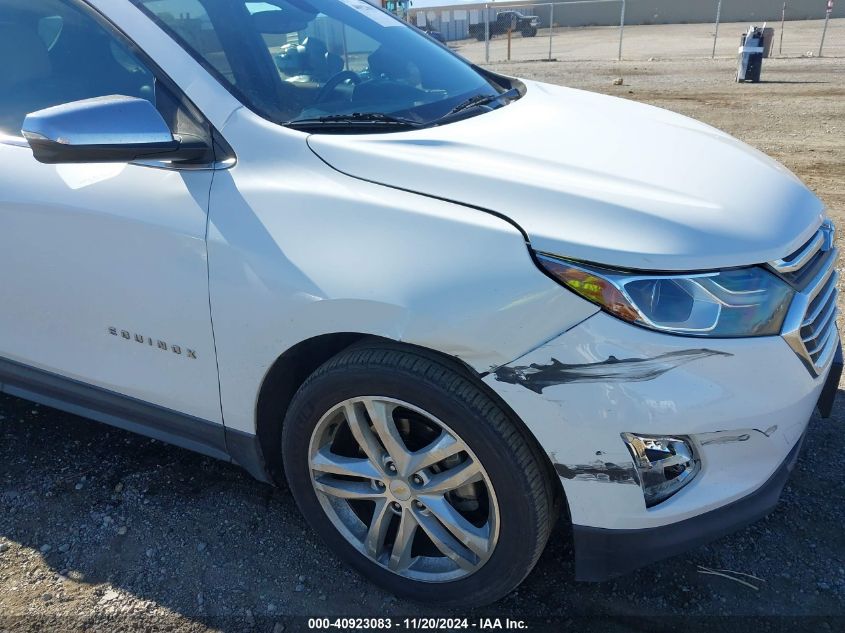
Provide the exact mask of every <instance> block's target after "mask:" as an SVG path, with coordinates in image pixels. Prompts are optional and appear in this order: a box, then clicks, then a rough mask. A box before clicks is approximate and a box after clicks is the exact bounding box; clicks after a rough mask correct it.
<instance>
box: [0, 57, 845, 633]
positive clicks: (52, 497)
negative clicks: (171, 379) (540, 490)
mask: <svg viewBox="0 0 845 633" xmlns="http://www.w3.org/2000/svg"><path fill="white" fill-rule="evenodd" d="M495 68H496V69H497V70H500V71H503V72H506V73H508V74H514V75H520V76H525V77H532V78H537V79H541V80H544V81H549V82H555V83H563V84H567V85H571V86H576V87H582V88H587V89H590V90H597V91H601V92H606V93H608V94H614V95H618V96H621V97H624V98H628V99H637V100H641V101H646V102H649V103H653V104H655V105H659V106H661V107H666V108H670V109H672V110H676V111H679V112H682V113H684V114H688V115H691V116H694V117H697V118H699V119H703V120H704V121H706V122H708V123H711V124H713V125H715V126H717V127H720V128H722V129H725V130H727V131H728V132H730V133H732V134H734V135H736V136H738V137H740V138H741V139H744V140H745V141H748V142H750V143H752V144H753V145H756V146H757V147H759V148H761V149H762V150H764V151H766V152H767V153H769V154H771V155H772V156H774V157H775V158H777V159H779V160H781V161H783V162H784V163H786V164H787V165H788V166H789V167H790V168H792V169H793V170H794V171H796V172H797V173H798V174H799V175H800V176H801V177H803V178H804V180H805V181H806V182H807V183H808V184H809V185H810V186H811V187H812V188H813V189H814V190H815V191H816V192H817V193H818V194H819V195H820V196H821V197H822V198H823V199H824V200H825V202H826V203H827V204H828V205H829V206H830V210H831V214H832V215H833V217H834V218H835V219H836V220H837V221H838V223H839V225H840V226H845V217H843V216H845V59H823V60H818V59H788V60H768V61H767V62H766V64H765V66H764V74H763V77H764V79H765V80H766V82H765V83H762V84H759V85H737V84H734V83H733V82H732V74H733V62H732V61H728V60H722V61H718V60H717V61H716V62H711V61H710V60H699V61H690V60H686V61H683V62H668V61H654V62H625V63H622V64H616V63H604V64H601V63H595V62H592V63H532V64H507V65H499V66H496V67H495ZM618 77H623V78H624V83H623V84H622V85H619V86H616V85H613V80H614V79H616V78H618ZM842 396H843V393H842V392H841V391H840V400H839V408H838V409H837V411H836V414H835V417H834V419H832V420H828V421H822V420H820V419H817V418H814V419H813V420H812V422H811V427H810V433H809V435H808V439H807V444H806V446H805V449H804V452H803V455H802V457H801V460H800V461H799V463H798V466H797V469H796V471H795V472H794V474H793V477H792V479H791V482H790V484H789V485H788V487H787V488H786V491H785V493H784V496H783V499H782V502H781V504H780V506H779V507H778V509H777V510H776V511H775V512H774V513H773V514H772V515H771V516H770V517H768V518H767V519H765V520H763V521H761V522H759V523H757V524H755V525H753V526H752V527H750V528H748V529H746V530H744V531H742V532H740V533H738V534H735V535H733V536H731V537H727V538H724V539H722V540H720V541H718V542H716V543H714V544H712V545H710V546H707V547H704V548H701V549H699V550H697V551H695V552H692V553H690V554H689V555H686V556H683V557H680V558H676V559H674V560H671V561H667V562H663V563H660V564H656V565H653V566H651V567H648V568H646V569H643V570H641V571H639V572H636V573H634V574H632V575H629V576H627V577H624V578H620V579H618V580H616V581H613V582H607V583H603V584H576V583H574V582H573V581H572V580H571V573H572V563H571V562H570V547H569V545H568V542H567V534H566V531H565V529H564V528H561V529H560V530H559V531H558V532H557V533H556V534H554V535H553V538H552V541H551V543H550V545H549V547H548V549H547V551H546V552H545V554H544V556H543V557H542V559H541V560H540V563H539V564H538V566H537V568H536V569H535V571H534V572H533V573H532V574H531V576H530V577H529V578H528V579H527V580H526V582H525V583H524V584H523V586H522V587H521V588H520V589H519V590H518V591H517V592H514V593H513V594H512V595H510V596H508V597H506V598H505V599H504V600H502V601H501V602H500V603H499V604H497V605H494V606H493V607H489V608H487V609H483V610H481V611H479V612H477V613H475V614H456V613H453V614H451V615H473V616H475V617H480V616H497V617H504V616H511V617H531V618H533V620H532V622H533V623H535V625H536V626H535V629H539V628H544V627H546V626H549V627H552V626H557V625H560V624H561V623H563V625H566V624H567V623H568V624H570V625H572V626H575V627H576V628H578V629H579V630H587V629H593V630H602V631H611V630H658V629H659V628H660V627H659V626H658V624H662V625H663V626H671V627H675V628H677V627H683V628H685V629H687V630H700V628H701V627H702V626H706V628H708V629H709V630H735V629H737V628H740V626H743V627H744V626H749V625H748V624H747V623H745V622H744V621H741V620H737V619H735V618H725V617H711V618H704V619H702V618H700V617H699V616H701V615H710V616H759V615H766V614H769V615H776V616H784V617H787V618H795V619H775V620H768V621H767V622H766V623H765V624H766V627H768V630H811V629H814V630H822V631H824V630H843V627H845V534H843V525H845V503H843V490H845V452H843V444H845V440H844V439H843V433H845V399H843V397H842ZM0 464H2V466H0V631H2V630H5V629H15V630H39V629H47V628H49V629H53V630H59V629H62V630H64V629H78V630H110V629H115V628H121V629H133V630H138V631H141V630H144V631H148V630H177V629H178V630H189V631H204V630H208V629H220V630H232V631H240V630H250V629H252V628H255V629H256V630H265V631H276V632H278V631H281V630H283V628H282V627H283V626H284V627H286V630H294V629H298V628H301V627H302V626H303V625H304V621H302V620H290V619H288V618H289V617H290V616H303V615H324V614H332V615H362V616H384V615H393V616H404V615H411V616H423V615H449V614H445V613H443V612H442V611H440V610H437V609H431V608H426V607H421V606H418V605H414V604H410V603H404V602H401V601H397V600H395V599H393V598H392V597H391V596H389V595H388V594H386V593H384V592H382V591H380V590H379V589H376V588H374V587H373V586H371V585H369V584H368V583H367V582H366V581H363V580H362V579H361V578H359V577H357V576H356V575H355V574H353V573H351V572H349V571H346V570H345V569H344V568H343V567H341V566H340V565H339V563H338V562H337V561H336V560H335V559H334V558H333V557H332V556H331V554H329V553H328V552H327V551H326V549H325V548H324V547H323V546H322V545H321V544H320V543H318V542H317V541H316V539H315V538H314V536H313V535H312V534H311V533H310V532H309V530H308V529H307V527H306V525H305V523H304V521H303V520H302V519H301V518H300V516H299V514H298V512H297V510H296V507H295V505H294V503H293V500H292V498H291V496H290V495H289V494H288V493H287V492H286V491H284V490H274V489H272V488H270V487H269V486H265V485H263V484H259V483H256V482H254V481H253V480H251V479H250V478H249V477H248V476H247V475H246V474H245V473H244V472H242V471H240V470H238V469H237V468H234V467H232V466H229V465H227V464H224V463H219V462H215V461H213V460H210V459H207V458H204V457H201V456H197V455H194V454H191V453H188V452H186V451H183V450H180V449H177V448H173V447H169V446H166V445H164V444H161V443H158V442H154V441H150V440H147V439H144V438H140V437H136V436H133V435H130V434H128V433H124V432H121V431H117V430H113V429H109V428H107V427H103V426H99V425H97V424H95V423H92V422H88V421H85V420H82V419H80V418H77V417H74V416H72V415H67V414H63V413H59V412H56V411H53V410H50V409H47V408H44V407H39V406H35V405H32V404H30V403H27V402H24V401H22V400H17V399H14V398H10V397H2V398H0ZM699 565H702V566H706V567H709V568H714V569H729V570H735V571H738V572H743V573H747V574H752V575H754V576H756V577H758V578H759V579H760V580H755V579H752V578H747V580H748V581H749V583H750V584H751V585H753V587H749V586H745V585H741V584H739V583H737V582H734V581H732V580H729V579H726V578H723V577H720V576H714V575H704V574H702V573H700V571H699ZM655 613H658V614H660V615H661V621H660V622H657V621H654V620H653V621H651V622H650V623H644V621H642V620H640V619H638V618H641V617H645V616H649V615H654V614H655ZM811 616H815V618H816V619H813V618H812V617H811ZM755 626H757V627H759V623H755ZM766 627H764V630H765V629H766Z"/></svg>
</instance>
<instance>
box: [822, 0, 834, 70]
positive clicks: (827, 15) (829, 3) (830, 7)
mask: <svg viewBox="0 0 845 633" xmlns="http://www.w3.org/2000/svg"><path fill="white" fill-rule="evenodd" d="M831 11H833V1H832V0H828V1H827V12H826V13H825V14H824V28H823V29H822V41H821V42H819V57H821V56H822V49H823V48H824V36H825V35H827V23H828V22H830V12H831Z"/></svg>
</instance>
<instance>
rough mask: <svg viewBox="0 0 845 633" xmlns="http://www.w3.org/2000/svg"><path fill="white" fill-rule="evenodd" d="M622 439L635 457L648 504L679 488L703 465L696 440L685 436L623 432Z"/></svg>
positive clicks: (661, 499) (691, 478) (649, 505)
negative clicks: (699, 457)
mask: <svg viewBox="0 0 845 633" xmlns="http://www.w3.org/2000/svg"><path fill="white" fill-rule="evenodd" d="M622 439H623V440H624V441H625V444H626V446H627V447H628V450H629V451H630V452H631V456H632V457H633V458H634V467H635V468H636V469H637V474H638V475H639V479H640V485H641V486H642V489H643V496H644V497H645V505H646V507H647V508H650V507H652V506H655V505H657V504H658V503H660V502H661V501H665V500H666V499H668V498H669V497H671V496H672V495H673V494H675V493H676V492H678V491H679V490H680V489H681V488H683V487H684V486H686V485H687V484H688V483H689V482H691V481H692V480H693V478H694V477H695V476H696V475H697V474H698V471H699V470H700V469H701V463H700V461H699V459H698V456H697V455H696V453H695V450H694V449H693V447H692V444H691V443H690V442H689V441H688V440H686V439H684V438H681V437H670V436H654V435H637V434H635V433H622Z"/></svg>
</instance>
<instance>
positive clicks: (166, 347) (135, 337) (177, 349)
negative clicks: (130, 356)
mask: <svg viewBox="0 0 845 633" xmlns="http://www.w3.org/2000/svg"><path fill="white" fill-rule="evenodd" d="M109 334H111V335H112V336H118V337H120V338H123V339H126V340H127V341H135V342H136V343H140V344H142V345H149V346H150V347H153V348H155V349H160V350H161V351H163V352H173V353H174V354H178V355H180V356H186V357H187V358H196V357H197V353H196V351H194V350H192V349H191V348H189V347H182V346H181V345H173V344H172V343H168V342H167V341H162V340H161V339H154V338H151V337H149V336H145V335H143V334H136V333H135V332H130V331H129V330H119V329H117V328H116V327H110V328H109Z"/></svg>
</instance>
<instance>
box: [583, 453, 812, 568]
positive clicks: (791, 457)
mask: <svg viewBox="0 0 845 633" xmlns="http://www.w3.org/2000/svg"><path fill="white" fill-rule="evenodd" d="M802 443H803V437H802V438H801V439H800V440H799V441H798V442H797V443H796V444H795V446H794V447H793V449H792V450H791V451H790V452H789V454H788V455H787V456H786V459H785V460H783V463H782V464H781V465H780V466H779V467H778V469H777V470H776V471H775V472H774V473H773V474H772V476H771V477H769V479H768V481H766V483H764V484H763V485H762V486H761V487H760V488H758V489H757V490H756V491H754V492H752V493H751V494H750V495H748V496H746V497H743V498H742V499H738V500H736V501H734V502H732V503H729V504H727V505H724V506H722V507H721V508H718V509H716V510H711V511H710V512H705V513H704V514H700V515H698V516H695V517H692V518H689V519H685V520H683V521H678V522H677V523H670V524H669V525H663V526H660V527H655V528H649V529H645V530H606V529H603V528H594V527H588V526H584V525H575V526H573V531H572V534H573V541H574V545H575V578H576V579H577V580H586V581H593V582H598V581H602V580H608V579H610V578H614V577H616V576H621V575H622V574H626V573H628V572H630V571H633V570H635V569H637V568H639V567H642V566H644V565H648V564H649V563H653V562H656V561H658V560H662V559H664V558H668V557H670V556H675V555H676V554H680V553H682V552H685V551H687V550H689V549H692V548H694V547H699V546H701V545H704V544H705V543H709V542H710V541H713V540H715V539H717V538H720V537H722V536H725V535H727V534H730V533H731V532H735V531H736V530H739V529H740V528H743V527H745V526H746V525H749V524H751V523H753V522H754V521H756V520H758V519H761V518H763V517H764V516H766V515H767V514H769V512H771V511H772V510H774V508H775V506H776V505H777V503H778V499H779V498H780V493H781V490H783V487H784V485H785V484H786V480H787V479H788V478H789V473H791V472H792V469H793V467H794V466H795V462H796V461H797V460H798V453H799V452H800V450H801V444H802Z"/></svg>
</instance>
